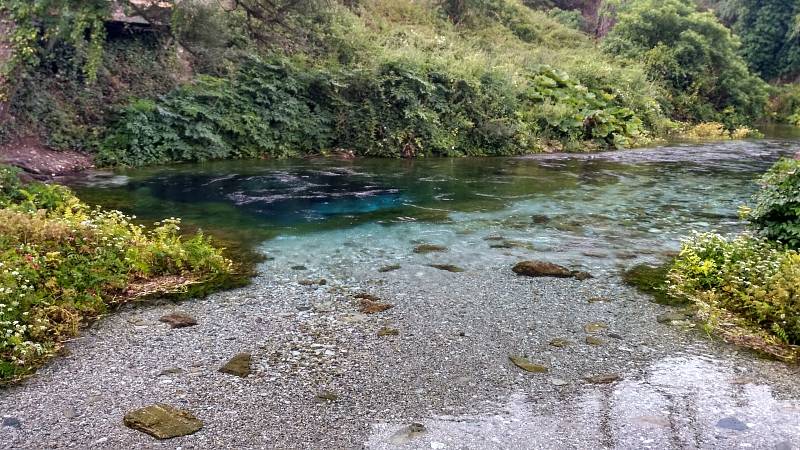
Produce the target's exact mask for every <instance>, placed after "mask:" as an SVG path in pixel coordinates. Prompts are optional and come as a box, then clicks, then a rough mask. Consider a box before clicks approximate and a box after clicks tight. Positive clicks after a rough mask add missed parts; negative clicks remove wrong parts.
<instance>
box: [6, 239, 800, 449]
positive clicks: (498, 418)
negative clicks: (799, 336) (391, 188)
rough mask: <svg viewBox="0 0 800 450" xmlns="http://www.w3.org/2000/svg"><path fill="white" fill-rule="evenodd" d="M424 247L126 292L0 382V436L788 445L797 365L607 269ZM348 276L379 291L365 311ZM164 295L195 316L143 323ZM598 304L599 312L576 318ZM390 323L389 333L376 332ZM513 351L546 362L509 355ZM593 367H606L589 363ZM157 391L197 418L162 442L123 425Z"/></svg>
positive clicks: (190, 442) (269, 442)
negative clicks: (587, 270) (176, 325)
mask: <svg viewBox="0 0 800 450" xmlns="http://www.w3.org/2000/svg"><path fill="white" fill-rule="evenodd" d="M365 250H366V248H365ZM284 256H288V257H291V256H290V255H284ZM429 258H430V257H429V256H424V255H419V254H414V253H412V252H410V253H409V254H408V255H407V256H406V257H404V258H403V259H402V260H401V261H398V262H399V263H400V264H401V266H402V267H401V268H400V269H398V270H394V271H391V272H385V273H381V272H379V271H377V270H376V268H375V267H374V264H375V263H376V262H377V261H374V260H373V259H372V258H370V257H364V258H363V259H362V261H361V263H360V264H356V265H355V266H353V267H347V268H345V267H341V266H339V267H338V268H336V269H334V267H335V266H328V265H327V264H319V265H316V266H315V265H311V264H308V265H307V270H292V269H288V268H283V269H282V267H284V264H283V262H284V261H283V258H280V257H279V258H278V260H277V261H276V262H267V263H265V264H264V265H263V266H262V268H261V269H262V270H261V274H260V275H259V276H258V277H257V278H256V279H255V281H254V283H253V285H251V286H249V287H246V288H242V289H239V290H236V291H230V292H224V293H219V294H214V295H212V296H209V297H208V298H206V299H201V300H197V301H193V302H190V303H182V304H174V303H170V302H164V303H161V304H158V305H149V306H132V307H130V308H127V309H126V310H125V311H122V312H121V313H120V314H117V315H115V316H113V317H109V318H107V319H105V320H104V321H102V322H101V323H99V324H98V325H97V326H95V327H93V328H92V329H91V330H90V331H89V332H88V333H87V334H86V335H85V336H84V337H83V338H81V339H78V340H75V341H74V342H71V343H70V344H69V346H68V348H69V356H67V357H64V358H59V359H57V360H54V361H53V362H52V363H51V364H50V365H48V367H46V368H44V369H42V370H41V371H40V372H39V374H38V375H37V377H36V378H34V379H31V380H29V381H27V382H25V383H24V384H22V385H19V386H17V387H14V388H11V389H9V390H8V391H7V392H6V393H5V395H4V396H3V398H2V400H0V410H2V411H3V413H2V414H3V415H4V419H3V420H4V423H5V424H6V425H5V426H2V427H0V437H2V438H3V442H7V443H11V446H12V447H14V448H42V447H48V446H53V447H78V448H86V447H96V448H120V447H137V448H141V447H147V448H174V447H175V446H180V447H182V448H209V447H214V448H219V447H238V448H260V447H269V448H317V447H339V448H343V447H348V448H349V447H357V446H360V445H366V446H367V447H368V448H397V447H399V448H458V447H459V446H463V445H468V446H470V448H530V446H531V445H535V446H536V447H538V448H564V447H580V448H589V447H592V448H612V447H618V448H619V447H622V448H631V447H638V448H647V447H648V446H650V445H651V444H652V445H657V446H658V447H659V448H664V447H665V444H666V445H667V446H668V447H669V446H671V448H685V447H695V446H697V447H731V446H739V445H749V446H752V447H754V448H765V447H770V448H771V447H776V446H778V448H792V447H793V446H794V445H797V444H798V442H797V437H798V436H800V426H799V425H798V424H797V422H796V421H795V420H794V417H796V415H797V412H798V411H800V402H798V398H800V391H798V387H797V384H796V382H795V380H796V376H797V368H796V367H793V366H787V365H784V364H782V363H777V362H772V361H765V360H759V359H756V358H753V357H752V355H750V354H748V353H743V352H740V351H737V350H736V349H734V348H733V347H730V346H726V345H724V344H719V343H715V342H712V341H709V340H708V339H707V338H706V337H704V336H702V335H701V334H700V333H697V332H695V331H692V330H690V329H688V330H687V328H686V325H684V324H677V323H676V324H675V325H667V324H663V323H659V321H658V317H659V315H661V314H663V313H664V312H667V311H669V309H668V308H665V307H662V306H659V305H655V304H653V303H651V302H649V301H648V298H647V297H645V296H642V295H640V294H637V293H636V292H634V291H633V290H632V289H629V288H624V287H621V285H620V282H619V280H618V279H616V278H613V277H609V278H607V277H598V278H597V279H594V280H588V281H576V280H561V279H531V278H526V277H518V276H516V275H515V274H513V272H511V270H510V266H509V264H507V263H503V264H498V265H493V266H491V267H485V268H483V269H481V270H475V269H471V268H469V269H468V270H467V271H465V272H462V273H451V272H446V271H441V270H437V269H435V268H431V267H428V266H426V264H427V263H428V260H429ZM506 260H507V262H508V263H510V262H512V261H514V260H515V257H507V258H506ZM298 262H302V261H298ZM320 278H324V279H325V280H326V284H325V285H322V286H320V285H306V283H305V282H303V280H306V279H320ZM361 292H368V293H370V294H372V295H375V296H377V297H379V298H381V299H382V300H384V301H387V302H390V303H392V304H393V305H394V307H393V308H391V309H389V310H388V311H385V312H382V313H378V314H370V315H364V314H362V313H360V312H359V311H358V301H357V300H356V299H355V298H354V295H355V294H358V293H361ZM597 298H603V299H605V300H604V301H593V300H592V299H597ZM175 311H181V312H184V313H187V314H189V315H190V316H192V317H194V318H195V319H196V320H197V322H198V325H196V326H193V327H188V328H181V329H171V328H170V327H169V326H168V325H166V324H164V323H160V322H159V317H161V316H163V315H164V314H167V313H171V312H175ZM596 322H603V323H604V324H606V325H607V328H602V327H601V328H591V327H589V328H587V325H589V324H591V323H596ZM386 327H389V328H392V329H396V330H397V335H391V334H389V335H384V336H381V335H380V334H386V333H380V331H381V330H382V329H385V328H386ZM589 330H593V331H589ZM588 336H593V337H595V338H597V339H598V340H599V341H601V342H602V343H601V344H600V345H592V344H590V343H587V337H588ZM555 339H563V340H564V341H565V342H567V341H568V342H567V343H564V344H563V346H554V345H553V344H552V342H556V341H554V340H555ZM560 345H561V344H560ZM240 352H248V353H250V354H251V355H252V374H251V375H250V376H248V377H246V378H239V377H235V376H232V375H229V374H225V373H220V372H219V371H218V369H219V368H220V367H221V366H222V365H223V364H224V363H225V362H226V361H227V360H228V359H229V358H230V357H231V356H233V355H234V354H237V353H240ZM509 355H525V356H527V357H528V358H529V359H530V360H532V361H534V362H537V363H540V364H543V365H545V366H547V367H548V369H549V372H548V373H545V374H534V373H526V372H523V371H522V370H520V369H519V368H517V367H516V366H513V365H512V364H511V363H510V362H509V360H508V357H509ZM600 374H615V375H617V376H618V377H619V380H617V381H613V380H612V381H613V382H612V383H610V384H604V385H596V384H592V383H591V382H589V381H587V378H589V377H592V376H595V375H600ZM321 394H322V395H323V396H324V397H325V398H327V400H325V399H320V398H319V396H320V395H321ZM331 399H333V400H331ZM153 402H162V403H167V404H171V405H173V406H177V407H181V408H186V409H188V410H190V411H192V412H193V413H194V414H195V415H196V416H197V417H198V418H200V419H201V420H202V421H203V422H204V424H205V425H204V428H203V429H202V430H200V431H199V432H198V433H196V434H194V435H191V436H186V437H181V438H176V439H174V440H170V441H165V442H159V441H155V440H153V439H152V438H150V437H149V436H147V435H144V434H142V433H139V432H136V431H133V430H130V429H128V428H126V427H125V426H124V425H123V424H122V416H123V415H124V414H125V413H126V412H128V411H130V410H133V409H136V408H139V407H141V406H145V405H147V404H150V403H153ZM412 423H419V424H421V425H422V427H423V428H424V430H425V431H421V432H410V431H409V428H408V427H409V425H410V424H412ZM9 424H10V425H9ZM414 429H419V430H421V429H422V428H419V427H416V426H415V428H414ZM781 446H782V447H781Z"/></svg>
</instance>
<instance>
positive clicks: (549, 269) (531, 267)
mask: <svg viewBox="0 0 800 450" xmlns="http://www.w3.org/2000/svg"><path fill="white" fill-rule="evenodd" d="M511 270H513V271H514V273H516V274H517V275H523V276H526V277H557V278H569V277H571V276H572V271H571V270H569V269H567V268H566V267H564V266H559V265H558V264H553V263H550V262H547V261H522V262H519V263H517V264H516V265H515V266H514V267H513V268H512V269H511Z"/></svg>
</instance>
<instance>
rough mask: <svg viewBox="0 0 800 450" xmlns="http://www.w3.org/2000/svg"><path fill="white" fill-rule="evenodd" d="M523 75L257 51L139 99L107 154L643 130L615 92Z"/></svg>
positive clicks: (164, 155)
mask: <svg viewBox="0 0 800 450" xmlns="http://www.w3.org/2000/svg"><path fill="white" fill-rule="evenodd" d="M521 81H522V83H518V84H516V85H515V83H514V82H513V81H512V80H511V79H509V78H508V77H506V76H504V74H503V73H501V72H495V71H485V72H484V73H482V74H480V75H479V76H477V77H475V78H472V77H470V78H467V77H463V78H462V77H457V76H456V75H455V74H453V73H452V72H450V71H448V70H447V68H444V67H435V66H426V65H420V64H418V63H415V62H413V61H394V62H386V63H383V64H381V65H378V66H377V67H376V68H374V69H358V70H347V69H338V70H335V71H333V70H328V69H319V68H313V67H308V66H306V65H302V64H299V63H297V62H293V61H292V60H288V59H277V60H272V61H270V62H263V61H260V60H257V59H250V60H249V61H248V62H247V63H245V64H243V65H242V67H241V69H240V70H239V71H238V72H237V74H236V76H235V77H233V78H231V79H227V78H214V77H210V76H202V77H200V78H198V79H197V80H196V81H195V82H194V83H192V84H190V85H185V86H183V87H181V88H179V89H177V90H175V91H174V92H172V93H170V94H169V95H167V96H165V97H164V98H162V99H161V100H159V101H157V102H152V101H148V100H142V101H139V102H136V103H134V104H132V105H131V106H129V107H128V108H127V109H126V110H125V111H124V114H123V115H122V116H121V118H120V120H119V122H118V125H117V126H116V127H115V129H114V132H113V133H112V134H111V135H110V136H109V137H108V139H107V140H106V142H105V144H104V146H103V151H102V152H101V154H100V158H101V161H102V162H105V163H113V164H124V165H134V166H135V165H142V164H152V163H162V162H167V161H189V160H207V159H221V158H243V157H259V156H270V157H283V156H296V155H299V154H304V153H309V152H316V151H322V150H326V149H330V148H348V149H352V150H354V151H356V152H357V153H359V154H363V155H373V156H424V155H437V156H463V155H509V154H519V153H527V152H532V151H537V150H540V149H541V147H542V146H543V145H544V143H545V142H548V141H554V142H555V143H556V144H557V145H565V146H566V148H580V147H581V146H585V145H587V143H588V145H592V146H595V147H600V148H620V147H627V146H630V145H632V144H634V143H637V142H640V141H641V140H643V139H645V138H646V133H645V132H644V129H643V125H642V120H641V119H640V118H639V117H637V116H636V114H635V113H634V112H633V111H632V110H631V109H629V108H626V107H625V106H623V105H621V101H620V100H619V99H618V98H617V96H615V95H614V94H611V93H608V92H604V91H597V90H592V89H589V88H587V87H585V86H583V85H581V84H580V83H578V82H577V81H574V80H572V79H571V78H570V77H569V76H567V75H566V74H564V73H562V72H559V71H556V70H553V69H551V68H548V67H539V68H538V69H531V70H530V71H529V72H528V74H527V79H525V80H521ZM570 146H572V147H570Z"/></svg>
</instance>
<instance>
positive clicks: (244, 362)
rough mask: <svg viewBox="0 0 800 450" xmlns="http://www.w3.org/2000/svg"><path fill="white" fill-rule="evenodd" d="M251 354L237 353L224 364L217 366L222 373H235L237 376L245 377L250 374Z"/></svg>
mask: <svg viewBox="0 0 800 450" xmlns="http://www.w3.org/2000/svg"><path fill="white" fill-rule="evenodd" d="M252 359H253V357H252V355H250V353H239V354H236V355H234V357H233V358H231V359H230V360H228V362H226V363H225V365H224V366H222V367H220V368H219V371H220V372H222V373H227V374H229V375H236V376H237V377H243V378H244V377H246V376H248V375H250V372H251V369H250V363H251V362H252Z"/></svg>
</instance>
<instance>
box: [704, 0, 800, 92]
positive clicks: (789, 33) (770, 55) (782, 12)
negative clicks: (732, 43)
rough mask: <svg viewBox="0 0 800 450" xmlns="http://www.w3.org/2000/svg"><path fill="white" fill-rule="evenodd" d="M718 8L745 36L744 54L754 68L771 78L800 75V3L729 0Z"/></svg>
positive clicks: (772, 0) (742, 50)
mask: <svg viewBox="0 0 800 450" xmlns="http://www.w3.org/2000/svg"><path fill="white" fill-rule="evenodd" d="M717 8H718V11H719V15H720V17H722V18H723V20H725V21H726V22H728V23H729V24H731V26H732V28H733V31H734V32H735V33H736V34H737V35H739V37H740V38H741V41H742V47H741V53H742V55H743V56H744V57H745V59H746V60H747V63H748V65H749V66H750V68H751V69H752V70H754V71H755V72H757V73H759V74H760V75H761V76H762V77H764V78H765V79H768V80H777V79H784V80H788V79H793V78H796V77H797V76H798V74H800V36H799V35H798V31H800V30H798V23H800V22H798V19H800V2H798V1H796V0H726V1H723V2H721V3H720V4H719V5H718V7H717Z"/></svg>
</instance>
